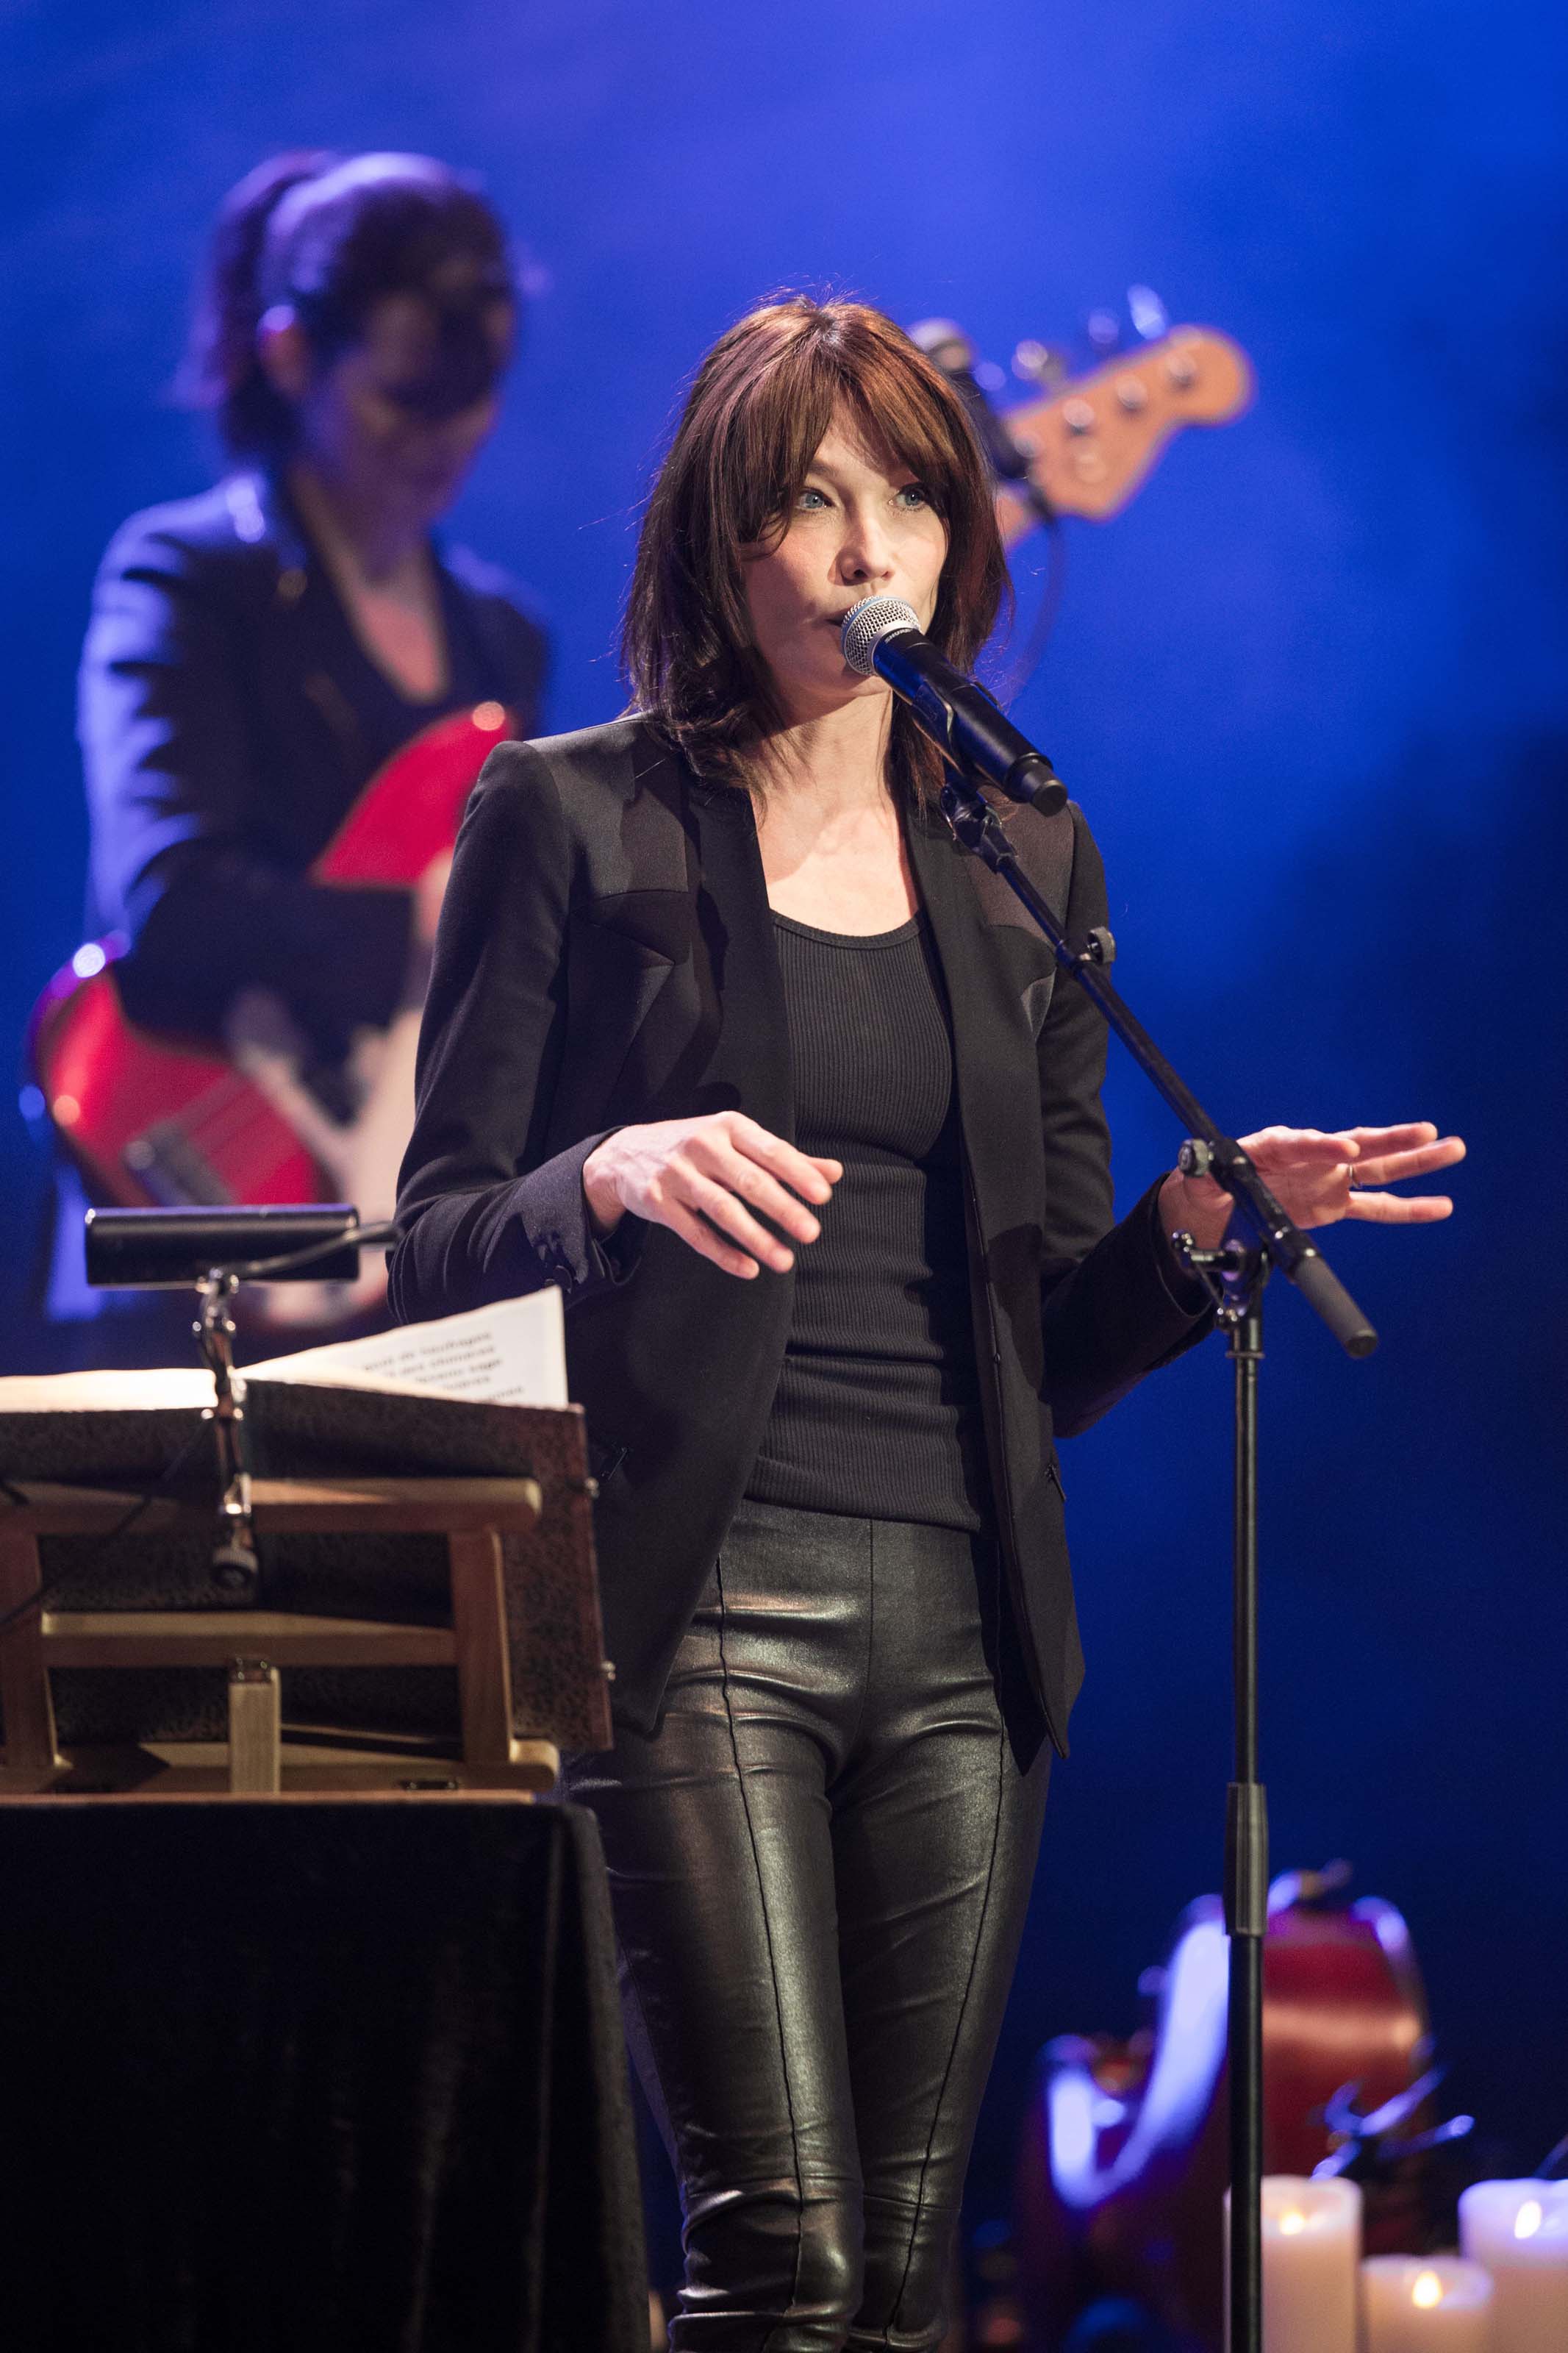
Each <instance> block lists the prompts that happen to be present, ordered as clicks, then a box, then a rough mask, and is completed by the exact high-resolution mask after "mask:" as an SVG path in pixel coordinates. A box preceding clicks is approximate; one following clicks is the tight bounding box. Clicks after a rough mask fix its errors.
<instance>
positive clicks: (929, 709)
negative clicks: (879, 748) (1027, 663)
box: [838, 596, 1068, 817]
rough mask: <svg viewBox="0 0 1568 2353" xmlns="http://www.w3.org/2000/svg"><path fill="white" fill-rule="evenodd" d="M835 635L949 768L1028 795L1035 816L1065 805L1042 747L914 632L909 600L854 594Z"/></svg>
mask: <svg viewBox="0 0 1568 2353" xmlns="http://www.w3.org/2000/svg"><path fill="white" fill-rule="evenodd" d="M838 642H839V644H840V646H841V648H842V649H843V653H844V659H845V660H846V661H847V663H848V665H849V667H850V669H851V670H854V671H855V672H856V673H857V674H858V676H859V677H861V678H869V677H870V675H871V672H872V671H873V670H875V671H876V672H877V674H878V676H879V678H885V679H886V680H887V681H888V684H889V686H890V687H891V688H892V690H893V692H894V693H895V694H896V695H897V696H898V697H899V699H900V702H907V703H908V704H909V706H910V710H911V711H912V712H913V713H914V716H915V723H916V725H917V726H918V727H919V728H920V730H921V733H922V734H925V735H929V736H930V737H931V742H932V743H933V744H935V745H936V746H937V749H938V750H939V751H940V752H942V753H944V754H946V756H947V758H948V759H949V761H950V762H951V763H952V765H953V766H954V767H955V768H958V769H960V770H966V769H971V768H978V770H979V771H980V774H981V775H982V776H984V779H985V781H986V782H987V783H988V784H992V785H996V786H1000V788H1001V789H1002V791H1003V792H1005V794H1007V796H1008V797H1009V798H1010V799H1012V800H1016V801H1032V802H1033V803H1034V806H1035V807H1036V808H1037V809H1038V810H1039V812H1040V814H1041V816H1042V817H1054V816H1055V815H1056V813H1057V811H1058V809H1063V808H1065V807H1067V798H1068V796H1067V786H1065V785H1064V784H1063V783H1062V781H1061V779H1060V778H1059V776H1058V775H1057V772H1056V770H1055V769H1054V768H1053V767H1052V765H1051V764H1050V762H1049V760H1048V759H1047V757H1046V755H1045V754H1044V753H1043V752H1042V751H1040V750H1038V749H1037V746H1036V745H1035V744H1031V743H1030V741H1029V739H1028V737H1027V736H1026V735H1020V734H1019V733H1018V730H1017V729H1016V727H1015V726H1014V725H1013V724H1012V723H1011V721H1010V720H1008V719H1007V718H1005V716H1004V714H1003V712H1001V711H999V710H998V708H997V706H996V704H995V703H994V702H993V701H992V699H991V697H990V696H989V695H988V694H987V693H986V691H985V689H984V687H983V686H979V685H977V684H976V683H975V681H974V680H973V679H972V678H965V676H964V674H963V671H962V670H954V668H953V666H952V663H951V662H950V661H948V660H947V659H946V658H945V657H944V656H943V655H942V654H940V653H939V652H938V651H937V649H936V648H935V646H933V645H932V643H931V639H930V638H928V637H925V636H923V635H922V634H921V625H920V617H919V616H918V615H917V613H916V612H915V609H914V607H913V606H912V605H906V604H905V603H904V602H903V601H902V599H901V598H900V597H898V596H862V598H861V599H860V602H859V603H858V605H852V606H851V607H850V608H849V610H848V612H847V613H846V614H845V616H844V625H843V628H841V629H840V631H839V633H838Z"/></svg>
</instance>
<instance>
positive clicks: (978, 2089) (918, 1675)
mask: <svg viewBox="0 0 1568 2353" xmlns="http://www.w3.org/2000/svg"><path fill="white" fill-rule="evenodd" d="M996 1575H997V1568H996V1563H995V1556H994V1547H993V1546H992V1545H991V1544H990V1543H989V1541H987V1540H984V1539H982V1538H978V1537H976V1538H971V1537H969V1536H966V1535H960V1534H958V1533H956V1532H954V1531H952V1530H951V1529H943V1528H930V1527H917V1526H911V1525H904V1524H902V1523H894V1522H888V1521H871V1520H857V1519H843V1518H839V1517H837V1515H835V1514H827V1513H821V1512H801V1511H793V1510H787V1509H784V1508H782V1507H780V1506H778V1505H774V1504H749V1503H748V1504H742V1507H741V1511H740V1513H739V1514H738V1516H737V1518H736V1520H735V1522H734V1525H733V1526H732V1527H731V1531H730V1534H729V1535H728V1537H727V1538H726V1540H725V1545H724V1549H723V1552H722V1554H721V1557H720V1559H719V1561H718V1562H717V1564H716V1566H715V1568H714V1573H713V1577H712V1579H711V1581H710V1586H709V1589H708V1591H707V1593H706V1594H705V1596H704V1598H703V1601H702V1605H701V1607H700V1609H699V1611H698V1614H697V1617H696V1619H695V1620H694V1621H693V1623H692V1626H691V1629H690V1631H689V1634H688V1636H687V1638H686V1640H685V1641H684V1643H683V1644H682V1646H681V1649H680V1652H679V1657H678V1660H677V1662H676V1668H675V1672H674V1674H673V1676H672V1678H671V1681H670V1685H669V1694H668V1715H667V1716H666V1718H665V1722H664V1725H663V1729H662V1731H661V1732H660V1734H659V1736H658V1739H657V1740H647V1739H645V1738H642V1737H641V1736H637V1735H635V1734H625V1733H624V1734H623V1735H622V1736H621V1737H620V1739H619V1741H618V1743H617V1746H616V1748H615V1750H614V1751H613V1752H612V1753H611V1754H610V1755H608V1756H605V1757H579V1758H577V1759H576V1760H575V1761H574V1764H573V1765H572V1767H570V1768H569V1771H568V1774H567V1777H566V1780H567V1794H568V1795H570V1796H571V1797H573V1798H574V1799H578V1800H579V1801H581V1802H583V1803H585V1804H587V1805H590V1806H592V1807H593V1809H594V1810H595V1813H596V1814H597V1816H598V1819H599V1824H600V1828H601V1830H602V1831H603V1834H604V1841H605V1854H606V1856H607V1858H608V1862H609V1870H610V1883H611V1889H612V1893H613V1896H614V1902H615V1911H616V1931H617V1936H618V1939H619V1944H620V1948H621V1989H622V1999H623V2003H624V2007H625V2013H626V2030H627V2037H628V2040H629V2042H630V2043H631V2047H632V2051H633V2055H634V2057H635V2059H636V2062H637V2068H638V2071H639V2073H641V2075H642V2078H643V2082H644V2084H645V2086H646V2088H647V2094H648V2097H649V2100H650V2103H651V2105H652V2106H653V2110H654V2113H655V2115H656V2116H658V2119H659V2122H660V2126H661V2128H662V2130H663V2132H664V2136H665V2139H666V2142H667V2144H668V2147H669V2150H670V2155H671V2158H672V2159H673V2161H674V2164H675V2167H676V2170H677V2173H678V2174H679V2179H680V2183H681V2196H682V2204H683V2208H684V2212H685V2233H684V2239H685V2247H686V2284H685V2288H684V2290H683V2292H682V2294H681V2296H680V2299H679V2312H678V2315H677V2316H676V2318H675V2320H674V2322H673V2325H672V2327H671V2330H670V2343H671V2345H672V2346H674V2347H679V2348H703V2353H742V2348H744V2353H829V2349H830V2348H841V2347H857V2348H861V2347H871V2346H880V2347H894V2348H908V2353H916V2348H922V2353H923V2348H931V2347H934V2346H936V2345H937V2344H938V2343H939V2342H940V2340H941V2337H942V2333H943V2327H944V2312H943V2305H944V2291H945V2287H946V2281H947V2273H948V2267H949V2258H950V2250H951V2246H952V2236H953V2232H954V2229H955V2226H956V2222H957V2219H958V2208H959V2199H960V2194H961V2192H962V2189H963V2175H964V2169H965V2167H966V2165H967V2163H968V2159H969V2149H970V2143H971V2140H972V2138H973V2131H974V2122H975V2116H976V2114H977V2112H978V2109H979V2105H980V2097H981V2094H982V2092H983V2090H984V2084H985V2078H986V2074H987V2073H988V2071H989V2068H990V2064H991V2059H992V2055H993V2052H994V2048H995V2042H996V2035H997V2031H998V2029H999V2027H1000V2024H1001V2019H1002V2011H1003V2006H1004V2003H1005V2000H1006V1994H1007V1987H1008V1982H1009V1979H1010V1978H1011V1976H1012V1972H1013V1967H1014V1963H1015V1960H1016V1956H1017V1948H1018V1939H1019V1936H1020V1934H1021V1932H1022V1928H1023V1923H1024V1913H1025V1907H1026V1903H1027V1900H1028V1893H1029V1882H1030V1878H1031V1875H1032V1873H1033V1870H1034V1864H1035V1857H1036V1853H1037V1848H1038V1844H1039V1834H1040V1820H1041V1815H1042V1813H1043V1810H1044V1807H1045V1799H1046V1786H1047V1776H1048V1770H1049V1751H1048V1750H1042V1751H1041V1752H1040V1754H1039V1756H1038V1757H1037V1758H1036V1760H1035V1762H1034V1764H1033V1765H1032V1766H1031V1767H1029V1769H1028V1771H1027V1772H1026V1773H1020V1771H1019V1769H1018V1767H1017V1765H1016V1762H1015V1760H1014V1757H1013V1754H1012V1751H1011V1749H1010V1747H1009V1746H1008V1742H1007V1738H1006V1736H1005V1731H1004V1728H1003V1724H1002V1718H1001V1714H1000V1711H999V1708H998V1705H997V1701H996V1695H995V1689H994V1680H993V1662H994V1644H995V1620H996V1595H995V1579H996Z"/></svg>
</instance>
